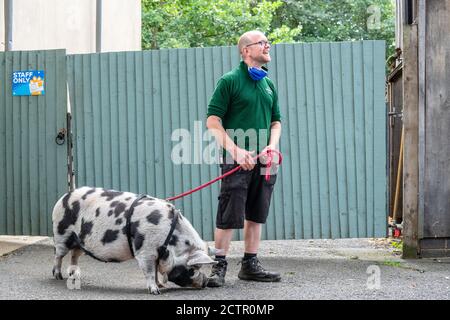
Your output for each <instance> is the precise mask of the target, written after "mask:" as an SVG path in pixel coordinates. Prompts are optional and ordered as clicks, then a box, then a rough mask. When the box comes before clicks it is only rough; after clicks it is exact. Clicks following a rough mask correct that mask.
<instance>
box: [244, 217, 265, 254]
mask: <svg viewBox="0 0 450 320" xmlns="http://www.w3.org/2000/svg"><path fill="white" fill-rule="evenodd" d="M260 241H261V223H256V222H253V221H250V220H245V222H244V243H245V253H255V254H256V253H258V249H259V243H260Z"/></svg>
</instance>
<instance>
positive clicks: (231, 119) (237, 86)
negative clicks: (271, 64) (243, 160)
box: [207, 61, 281, 153]
mask: <svg viewBox="0 0 450 320" xmlns="http://www.w3.org/2000/svg"><path fill="white" fill-rule="evenodd" d="M213 115H214V116H218V117H219V118H221V120H222V125H223V127H224V129H225V130H227V133H229V136H230V137H231V138H232V139H233V140H234V142H235V143H236V144H237V145H238V146H239V147H240V148H245V149H246V150H255V151H257V152H258V153H259V152H260V151H262V149H264V147H266V146H267V144H268V143H269V139H270V124H271V123H272V122H273V121H280V120H281V115H280V107H279V105H278V95H277V91H276V89H275V86H274V84H273V82H272V80H270V79H269V78H268V77H264V78H263V79H262V80H260V81H255V80H253V79H252V78H251V77H250V75H249V74H248V67H247V65H246V64H245V63H244V62H243V61H241V63H240V64H239V66H238V67H237V68H235V69H233V70H232V71H230V72H228V73H226V74H224V75H223V76H222V78H220V80H219V82H218V83H217V87H216V89H215V90H214V93H213V95H212V98H211V100H210V102H209V104H208V112H207V116H208V117H209V116H213ZM230 133H231V134H230ZM232 133H234V135H233V134H232ZM242 133H243V134H242ZM255 135H256V137H255Z"/></svg>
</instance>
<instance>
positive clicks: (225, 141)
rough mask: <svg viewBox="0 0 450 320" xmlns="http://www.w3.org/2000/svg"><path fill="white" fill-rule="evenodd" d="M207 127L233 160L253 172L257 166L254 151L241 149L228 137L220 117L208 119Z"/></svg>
mask: <svg viewBox="0 0 450 320" xmlns="http://www.w3.org/2000/svg"><path fill="white" fill-rule="evenodd" d="M206 127H207V128H208V129H209V130H210V131H211V133H212V134H213V136H214V137H215V138H216V141H217V142H218V143H219V145H220V146H221V147H222V148H224V149H225V150H227V151H228V152H229V153H230V154H231V156H232V157H233V159H234V160H235V161H236V162H237V163H239V164H240V165H241V167H242V168H243V169H244V170H251V169H253V167H254V166H255V161H254V160H253V156H254V151H250V152H249V151H247V150H245V149H241V148H239V147H238V146H237V145H236V144H235V143H234V142H233V140H231V138H230V137H229V136H228V134H227V132H226V131H225V129H224V128H223V126H222V121H221V119H220V118H219V117H218V116H209V117H208V118H207V119H206Z"/></svg>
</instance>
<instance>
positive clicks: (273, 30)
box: [142, 0, 395, 54]
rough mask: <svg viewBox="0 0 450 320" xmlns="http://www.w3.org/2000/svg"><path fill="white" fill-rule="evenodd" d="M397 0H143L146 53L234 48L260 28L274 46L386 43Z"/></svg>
mask: <svg viewBox="0 0 450 320" xmlns="http://www.w3.org/2000/svg"><path fill="white" fill-rule="evenodd" d="M394 27H395V16H394V4H393V1H392V0H214V1H210V0H166V1H164V0H142V47H143V49H159V48H182V47H184V48H186V47H206V46H223V45H235V44H236V43H237V40H238V38H239V36H240V35H241V34H242V33H243V32H245V31H248V30H253V29H259V30H261V31H263V32H265V33H266V34H267V35H268V38H269V40H271V42H272V43H279V42H283V43H289V42H313V41H314V42H317V41H345V40H348V41H352V40H368V39H384V40H386V41H387V48H388V54H389V53H391V52H393V49H394Z"/></svg>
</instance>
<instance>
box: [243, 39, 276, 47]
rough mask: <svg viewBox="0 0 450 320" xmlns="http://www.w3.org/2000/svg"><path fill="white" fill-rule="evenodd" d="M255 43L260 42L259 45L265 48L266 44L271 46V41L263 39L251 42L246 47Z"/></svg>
mask: <svg viewBox="0 0 450 320" xmlns="http://www.w3.org/2000/svg"><path fill="white" fill-rule="evenodd" d="M255 44H259V46H260V47H261V48H264V47H265V46H270V42H269V41H266V40H261V41H258V42H255V43H250V44H248V45H246V46H245V47H246V48H247V47H250V46H254V45H255Z"/></svg>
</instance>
